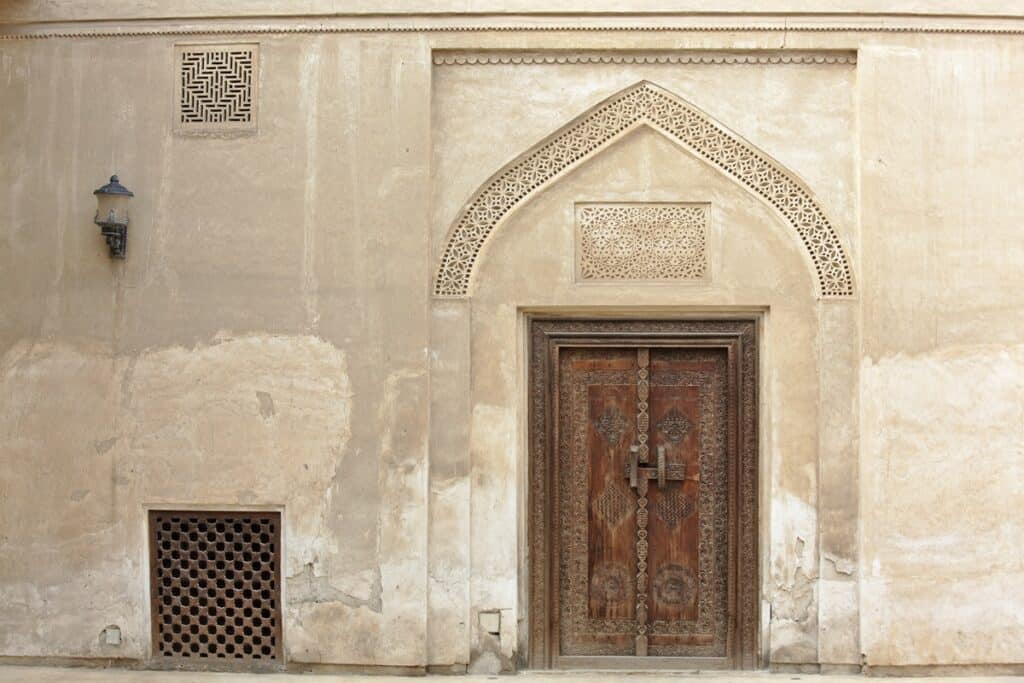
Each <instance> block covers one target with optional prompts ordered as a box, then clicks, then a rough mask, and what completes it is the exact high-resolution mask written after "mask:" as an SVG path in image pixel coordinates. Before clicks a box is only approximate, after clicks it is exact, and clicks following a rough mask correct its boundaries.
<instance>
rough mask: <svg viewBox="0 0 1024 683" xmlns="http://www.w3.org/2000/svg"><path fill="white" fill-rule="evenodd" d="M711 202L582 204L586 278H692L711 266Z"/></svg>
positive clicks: (580, 247) (581, 259) (580, 243)
mask: <svg viewBox="0 0 1024 683" xmlns="http://www.w3.org/2000/svg"><path fill="white" fill-rule="evenodd" d="M709 209H710V207H709V206H708V205H707V204H581V205H579V206H578V207H577V211H576V223H577V249H576V258H577V261H578V263H577V272H578V273H579V277H580V279H582V280H690V279H700V278H703V277H704V275H705V274H706V271H707V253H706V252H707V223H708V216H709V214H710V210H709Z"/></svg>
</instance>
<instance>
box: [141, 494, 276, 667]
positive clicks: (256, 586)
mask: <svg viewBox="0 0 1024 683" xmlns="http://www.w3.org/2000/svg"><path fill="white" fill-rule="evenodd" d="M149 533H150V549H151V551H150V563H151V565H152V567H151V588H152V590H151V592H152V596H151V597H152V612H153V657H154V659H156V660H162V661H166V662H168V663H174V664H176V665H178V664H196V665H199V666H209V665H216V664H222V665H234V666H238V667H252V666H279V665H280V663H281V660H282V649H281V516H280V514H279V513H276V512H205V511H203V512H200V511H194V510H189V511H163V510H161V511H151V512H150V516H149Z"/></svg>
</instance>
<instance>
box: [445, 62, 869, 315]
mask: <svg viewBox="0 0 1024 683" xmlns="http://www.w3.org/2000/svg"><path fill="white" fill-rule="evenodd" d="M640 125H648V126H650V127H651V128H653V129H654V130H656V131H658V132H660V133H662V134H663V135H665V136H666V137H668V138H670V139H671V140H674V141H675V142H677V143H678V144H680V145H681V146H682V147H684V148H685V149H687V150H689V151H690V152H692V153H693V154H695V155H696V156H698V157H700V158H702V159H703V160H704V161H706V162H708V163H709V164H711V165H712V166H714V167H716V168H717V169H719V170H720V171H722V172H723V173H725V174H726V175H728V176H730V177H731V178H732V179H733V180H735V181H736V182H737V183H739V184H740V185H742V186H744V187H745V188H747V189H748V190H749V191H751V192H752V193H753V194H754V195H756V196H758V197H760V198H761V199H762V200H764V201H765V202H767V203H768V204H770V205H772V206H773V207H774V208H775V209H776V210H777V211H778V213H779V214H780V215H781V216H782V218H783V219H784V220H785V221H786V222H787V223H789V225H790V226H791V227H792V228H793V230H794V231H795V232H796V233H797V235H798V236H799V237H800V240H801V242H802V243H803V245H804V248H805V249H806V250H807V254H808V257H809V258H810V261H811V263H812V264H813V266H814V272H815V276H816V280H817V283H818V295H819V296H821V297H824V298H833V297H837V298H846V297H851V296H853V293H854V288H853V269H852V268H851V267H850V263H849V259H848V258H847V256H846V251H845V249H844V248H843V245H842V241H841V240H840V239H839V235H838V234H837V233H836V231H835V229H834V228H833V227H832V224H831V222H830V221H829V220H828V218H827V217H826V215H825V210H824V209H823V208H822V206H821V205H820V204H819V203H818V201H817V200H816V199H815V198H814V196H813V194H812V193H811V191H810V190H809V189H807V188H806V187H805V186H804V185H803V183H801V182H800V181H799V180H797V178H796V177H795V176H794V175H793V174H792V173H790V172H789V171H787V170H786V169H785V168H784V167H783V166H782V165H781V164H779V163H778V162H776V161H775V160H774V159H772V158H770V157H769V156H768V155H766V154H764V153H763V152H761V151H760V150H758V149H757V148H755V147H754V146H753V145H751V144H750V143H749V142H747V141H746V140H743V139H742V138H741V137H739V136H738V135H736V134H735V133H733V132H732V131H730V130H728V129H727V128H725V126H723V125H721V124H719V123H717V122H715V121H714V120H712V119H711V117H709V116H708V115H707V114H705V113H704V112H702V111H700V110H699V109H697V108H696V107H694V106H693V105H691V104H689V103H687V102H686V101H684V100H683V99H681V98H680V97H678V96H676V95H674V94H672V93H670V92H669V91H667V90H664V89H663V88H660V87H658V86H656V85H654V84H653V83H651V82H649V81H640V82H639V83H637V84H635V85H632V86H630V87H628V88H626V89H625V90H622V91H620V92H619V93H616V94H615V95H612V96H611V97H609V98H608V99H606V100H604V101H603V102H601V103H599V104H597V105H595V106H593V107H592V108H590V109H589V110H588V111H586V112H585V113H584V114H582V115H581V116H579V117H578V118H576V119H574V120H572V121H570V122H569V123H567V124H566V125H565V126H563V127H562V128H560V129H559V130H557V131H555V132H554V133H552V134H551V135H550V136H548V137H547V138H545V139H544V140H542V141H541V142H540V143H538V144H537V145H536V146H534V147H533V148H531V149H530V150H528V151H526V152H524V153H523V154H521V155H519V156H518V157H516V158H515V159H513V160H512V161H510V162H509V163H508V164H506V165H505V166H504V167H503V168H502V169H501V170H499V171H498V172H497V173H495V174H494V175H493V176H491V178H490V179H489V180H487V181H486V182H485V183H484V184H483V185H482V186H481V187H480V189H478V190H477V192H476V193H475V194H474V195H473V196H472V197H471V198H470V200H469V201H468V202H467V204H466V205H465V208H463V209H462V211H461V212H460V213H459V215H458V217H456V219H455V222H454V224H453V225H452V228H451V230H449V232H448V237H447V240H446V244H445V247H444V252H443V253H442V256H441V262H440V264H439V266H438V268H437V276H436V277H435V279H434V295H435V296H438V297H466V296H469V294H470V289H471V287H470V285H471V282H472V278H473V270H474V268H475V267H476V263H477V261H478V257H479V255H480V252H481V250H482V249H483V247H484V245H485V244H486V243H487V240H488V238H489V237H490V236H491V234H492V233H493V232H494V230H495V228H496V227H497V226H498V225H499V224H500V223H501V222H502V221H503V220H504V219H505V218H506V217H507V216H508V215H509V214H510V213H512V211H513V210H514V209H515V208H516V207H518V206H519V205H520V204H522V203H523V202H525V201H526V199H527V198H528V197H530V196H531V195H533V194H534V193H535V192H537V191H538V190H539V189H540V188H542V187H544V186H546V185H547V184H548V183H550V182H551V181H553V180H554V179H555V178H557V177H559V176H561V175H562V174H563V173H564V172H566V171H567V170H569V169H571V168H573V167H575V166H576V165H578V164H579V163H581V162H583V161H584V160H585V159H587V158H589V157H591V156H592V155H594V154H595V153H597V152H598V151H600V150H601V149H604V148H605V147H607V146H608V145H609V144H610V143H611V142H612V141H613V140H616V139H618V138H620V137H621V136H623V135H625V134H626V133H627V132H629V131H631V130H633V129H634V128H636V127H637V126H640Z"/></svg>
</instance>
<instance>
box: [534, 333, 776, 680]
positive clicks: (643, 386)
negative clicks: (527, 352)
mask: <svg viewBox="0 0 1024 683" xmlns="http://www.w3.org/2000/svg"><path fill="white" fill-rule="evenodd" d="M532 328H533V329H532V332H533V334H532V342H533V349H532V362H531V366H532V367H531V390H532V392H533V397H532V398H533V406H532V411H531V420H530V429H531V444H532V449H531V472H530V476H531V532H530V539H531V547H530V551H531V555H532V562H531V583H530V587H531V591H532V592H533V595H532V596H531V602H530V605H531V633H530V636H531V641H532V642H531V648H530V652H531V662H530V664H531V665H532V666H534V667H548V666H555V667H563V668H565V667H587V668H592V667H610V668H636V669H642V668H652V667H660V668H665V667H667V668H692V667H700V668H711V667H717V668H751V667H753V666H756V664H757V661H756V660H757V657H756V650H757V647H756V625H757V602H758V600H757V583H756V581H757V578H756V577H757V563H756V557H757V552H756V519H757V515H756V493H755V492H756V490H757V488H756V424H757V421H756V408H755V406H756V382H755V378H754V373H755V368H756V359H755V349H756V343H755V342H756V340H755V336H754V333H755V325H754V322H753V321H749V320H743V321H733V320H708V321H651V322H646V323H645V322H641V321H548V320H534V321H532Z"/></svg>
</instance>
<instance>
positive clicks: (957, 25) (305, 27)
mask: <svg viewBox="0 0 1024 683" xmlns="http://www.w3.org/2000/svg"><path fill="white" fill-rule="evenodd" d="M584 19H585V20H581V21H579V22H576V23H563V22H564V20H558V19H547V20H544V19H540V20H538V22H537V23H513V22H511V21H510V22H509V23H500V22H494V23H483V24H481V23H471V22H472V20H470V23H458V22H456V21H452V20H451V19H444V20H436V21H435V20H434V19H433V18H430V19H428V20H414V19H410V18H408V17H404V16H401V17H396V18H395V20H394V22H392V23H386V24H382V23H364V22H362V21H353V20H350V19H345V20H337V21H335V20H323V21H315V22H311V21H310V20H308V19H300V20H295V19H276V18H275V19H270V20H265V19H259V18H246V19H240V20H238V21H235V22H231V23H224V22H221V21H219V20H215V19H194V20H187V22H184V21H159V22H155V23H156V25H154V22H146V25H145V26H144V27H143V26H140V27H139V28H133V27H134V26H138V25H139V23H140V22H134V21H125V22H97V23H95V24H91V25H88V26H83V27H82V28H71V27H73V26H75V24H74V23H71V24H51V23H28V24H7V25H0V40H49V39H62V38H63V39H68V38H139V37H149V36H172V37H180V36H199V37H203V36H237V35H288V34H332V33H336V34H345V33H357V34H358V33H423V34H439V33H440V34H445V33H846V34H858V33H866V34H872V33H876V34H877V33H939V34H967V35H972V34H975V35H988V34H991V35H1024V20H1021V19H1020V18H1016V17H1009V18H998V17H997V18H986V17H967V18H963V19H956V18H953V19H946V18H929V17H924V18H921V19H918V20H907V19H903V18H901V17H891V18H890V17H879V18H877V19H875V20H874V21H868V22H857V21H856V20H849V21H846V20H842V19H831V18H829V19H821V20H815V21H809V22H806V23H794V22H800V18H799V17H795V18H789V19H775V20H763V21H740V22H736V23H728V22H724V23H718V22H715V21H713V20H712V21H707V20H701V19H691V18H687V19H686V20H685V21H672V20H668V19H666V20H665V21H663V22H661V23H656V24H626V23H616V22H611V21H608V20H605V19H601V18H597V19H593V18H589V17H587V18H584ZM873 19H874V18H873ZM442 21H443V22H447V23H441V22H442ZM547 22H550V23H547ZM943 22H946V23H943ZM125 27H129V28H125Z"/></svg>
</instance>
